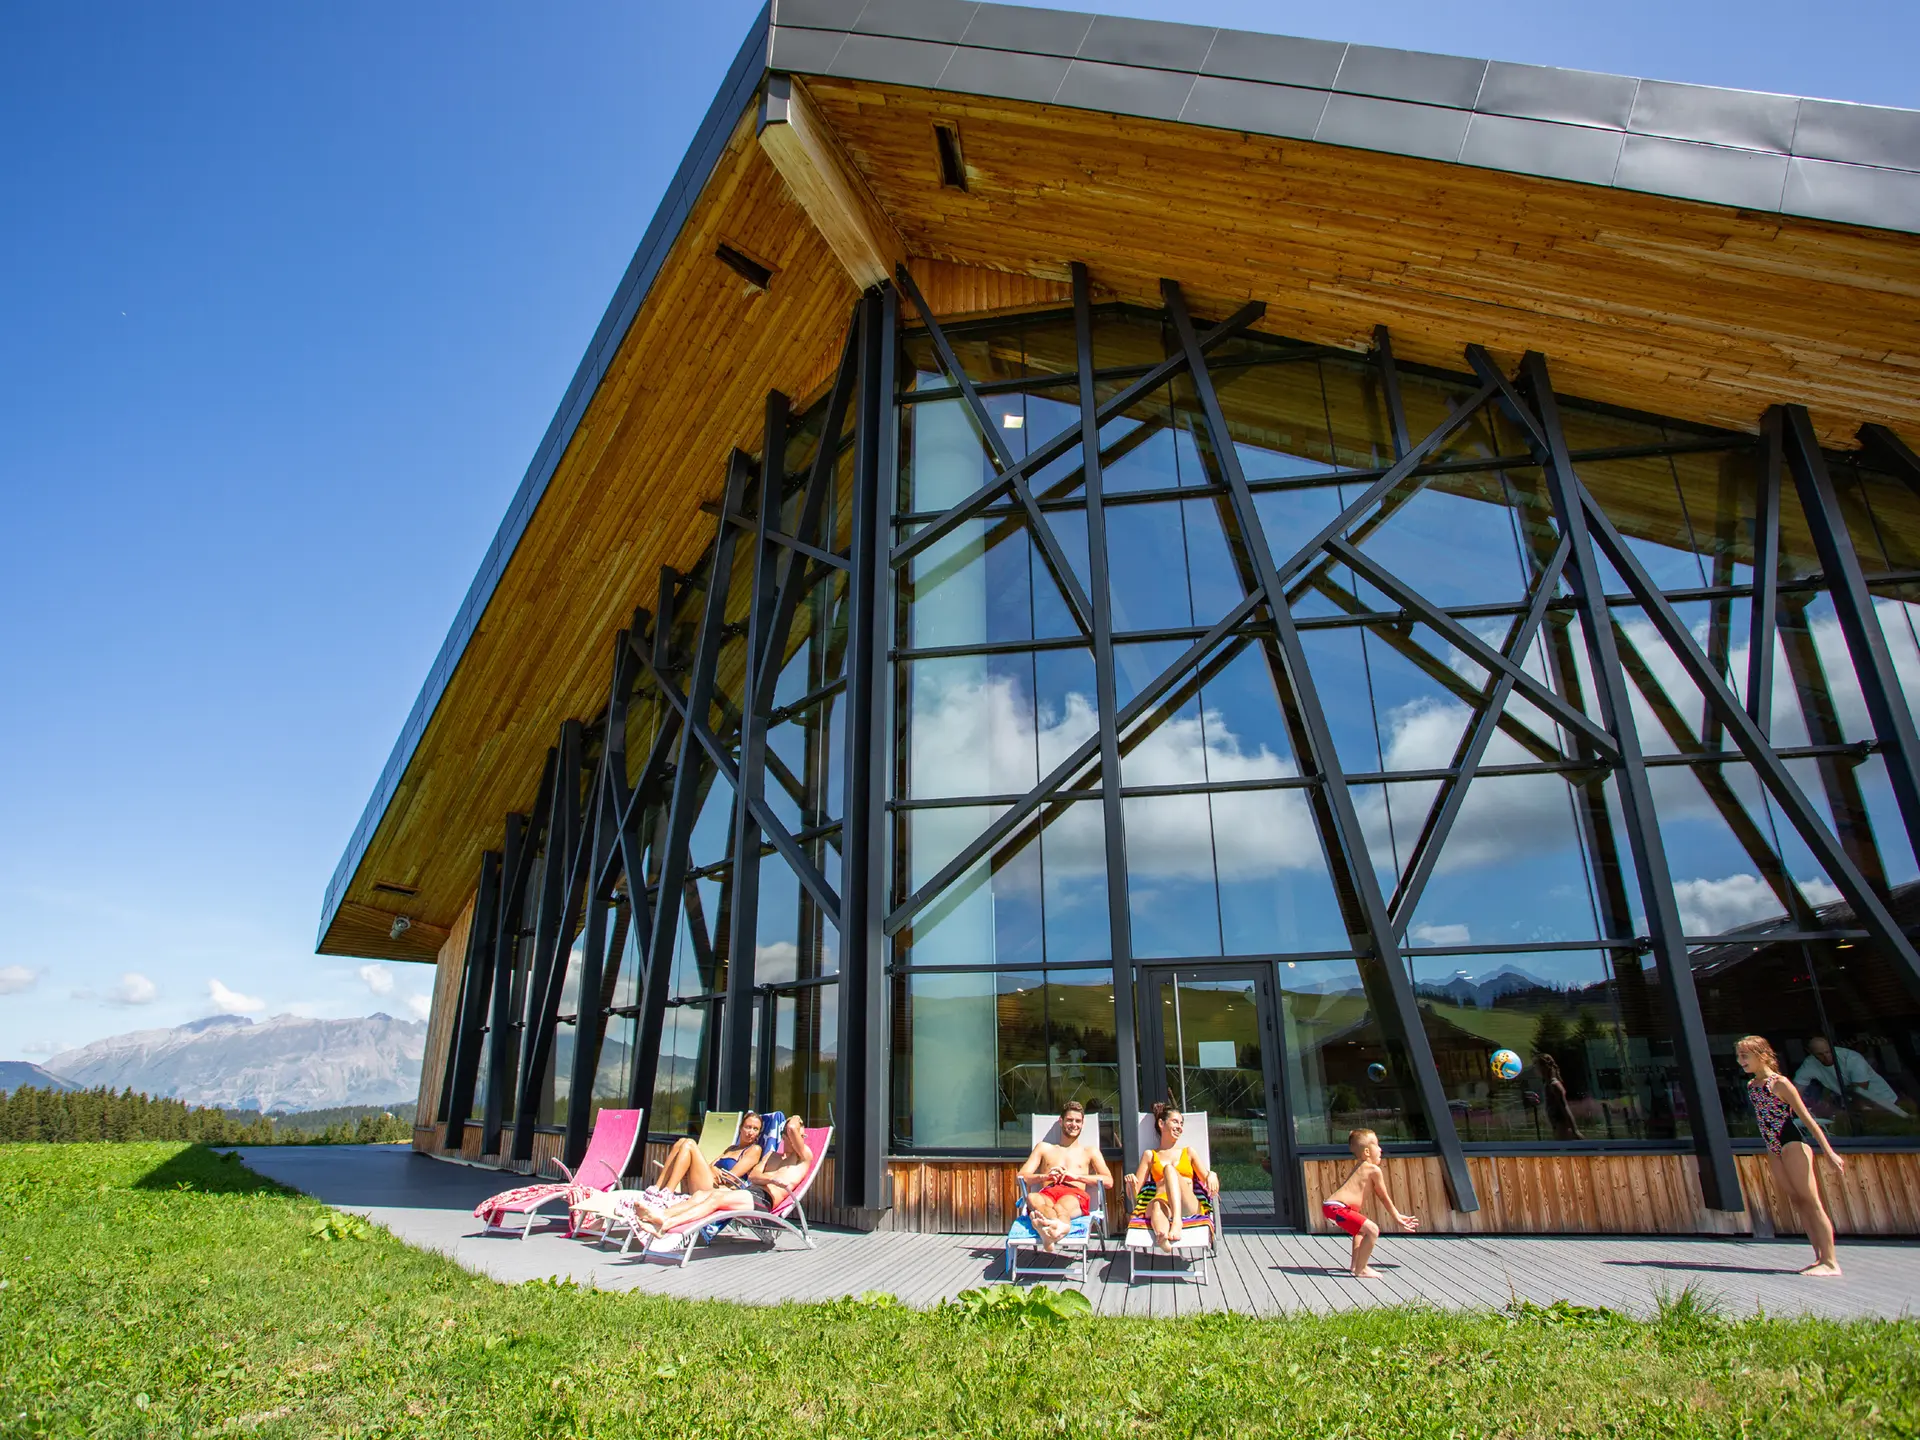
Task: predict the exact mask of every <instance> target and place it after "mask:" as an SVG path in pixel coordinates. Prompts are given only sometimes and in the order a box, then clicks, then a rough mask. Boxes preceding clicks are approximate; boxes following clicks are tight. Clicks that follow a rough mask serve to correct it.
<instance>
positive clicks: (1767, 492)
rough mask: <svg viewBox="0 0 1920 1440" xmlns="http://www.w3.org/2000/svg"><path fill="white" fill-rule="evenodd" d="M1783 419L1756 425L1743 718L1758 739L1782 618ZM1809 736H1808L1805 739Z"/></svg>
mask: <svg viewBox="0 0 1920 1440" xmlns="http://www.w3.org/2000/svg"><path fill="white" fill-rule="evenodd" d="M1781 428H1782V427H1781V418H1780V412H1779V411H1778V410H1769V411H1768V412H1767V414H1766V417H1765V418H1764V419H1763V420H1762V421H1761V422H1760V439H1761V449H1760V485H1759V490H1758V493H1757V494H1756V496H1755V505H1754V516H1753V601H1752V604H1751V607H1750V609H1749V611H1748V622H1747V714H1748V716H1749V717H1751V719H1752V720H1753V723H1754V725H1755V726H1756V727H1758V729H1759V731H1760V733H1761V734H1762V735H1771V734H1772V733H1773V641H1774V636H1775V634H1776V633H1777V631H1778V628H1779V619H1780V470H1781V467H1782V466H1783V465H1784V464H1785V463H1786V456H1785V452H1784V451H1783V449H1782V447H1781V437H1780V431H1781ZM1809 738H1811V737H1809Z"/></svg>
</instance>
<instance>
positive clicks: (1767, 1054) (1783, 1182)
mask: <svg viewBox="0 0 1920 1440" xmlns="http://www.w3.org/2000/svg"><path fill="white" fill-rule="evenodd" d="M1733 1053H1734V1056H1735V1057H1736V1058H1737V1059H1738V1060H1739V1061H1740V1068H1741V1069H1742V1070H1745V1071H1746V1072H1747V1073H1748V1074H1749V1075H1751V1076H1753V1079H1751V1080H1749V1081H1748V1082H1747V1100H1748V1102H1749V1103H1750V1104H1751V1105H1752V1106H1753V1118H1754V1120H1755V1121H1757V1122H1758V1123H1759V1126H1760V1138H1761V1139H1762V1140H1764V1141H1766V1142H1767V1153H1768V1154H1769V1155H1770V1156H1771V1157H1772V1164H1773V1178H1774V1180H1775V1182H1776V1183H1777V1184H1778V1186H1779V1188H1780V1189H1781V1190H1782V1191H1784V1192H1785V1193H1786V1195H1787V1197H1788V1203H1789V1204H1790V1205H1791V1206H1792V1207H1793V1208H1794V1209H1795V1210H1798V1211H1799V1212H1800V1218H1801V1221H1802V1222H1803V1223H1804V1225H1805V1228H1806V1232H1807V1239H1808V1240H1810V1241H1812V1242H1813V1264H1811V1265H1809V1266H1807V1268H1806V1269H1804V1270H1802V1271H1801V1272H1800V1273H1801V1274H1802V1275H1838V1274H1839V1273H1840V1262H1839V1261H1838V1260H1837V1259H1835V1258H1834V1251H1833V1219H1832V1217H1831V1216H1829V1215H1828V1214H1827V1207H1826V1203H1825V1202H1824V1201H1822V1200H1821V1198H1820V1187H1819V1186H1818V1185H1817V1184H1815V1183H1814V1178H1813V1151H1812V1149H1811V1148H1809V1147H1808V1145H1807V1142H1806V1141H1805V1140H1802V1139H1800V1138H1799V1135H1787V1134H1786V1129H1787V1122H1788V1121H1789V1120H1792V1121H1795V1122H1796V1123H1797V1125H1798V1127H1799V1132H1800V1135H1811V1136H1813V1137H1814V1138H1815V1139H1816V1140H1818V1142H1819V1145H1820V1150H1821V1153H1822V1154H1823V1155H1825V1156H1826V1158H1827V1161H1828V1163H1829V1164H1831V1165H1832V1166H1833V1168H1834V1169H1835V1170H1839V1171H1844V1170H1845V1169H1846V1168H1847V1162H1846V1161H1845V1160H1842V1159H1841V1158H1840V1157H1839V1156H1838V1155H1837V1154H1835V1153H1834V1149H1833V1146H1832V1145H1831V1144H1830V1143H1829V1142H1828V1140H1827V1132H1826V1131H1824V1130H1822V1129H1821V1128H1820V1126H1819V1124H1818V1123H1817V1122H1816V1121H1815V1120H1814V1118H1813V1116H1812V1115H1810V1114H1808V1113H1807V1102H1806V1101H1804V1100H1802V1099H1801V1098H1800V1092H1799V1090H1797V1089H1796V1088H1795V1087H1794V1083H1793V1082H1792V1081H1791V1080H1789V1079H1788V1078H1787V1077H1786V1076H1784V1075H1782V1074H1781V1073H1780V1060H1779V1057H1778V1056H1776V1055H1775V1054H1774V1053H1773V1046H1771V1045H1769V1044H1768V1043H1767V1042H1766V1041H1765V1040H1764V1039H1762V1038H1761V1037H1760V1036H1758V1035H1749V1036H1747V1037H1746V1039H1744V1040H1742V1041H1740V1043H1739V1044H1737V1045H1735V1046H1734V1047H1733ZM1783 1135H1784V1136H1785V1138H1784V1139H1783V1138H1782V1137H1783Z"/></svg>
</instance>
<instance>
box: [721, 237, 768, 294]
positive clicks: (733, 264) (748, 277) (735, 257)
mask: <svg viewBox="0 0 1920 1440" xmlns="http://www.w3.org/2000/svg"><path fill="white" fill-rule="evenodd" d="M713 258H714V259H716V260H718V261H719V262H720V263H721V264H722V265H724V266H726V267H727V268H728V269H729V270H731V271H733V273H734V274H736V275H738V276H739V277H740V278H741V279H742V280H745V281H746V282H747V284H749V285H751V286H752V287H753V288H754V289H756V290H765V289H766V288H767V287H768V286H769V285H771V284H772V283H773V271H771V270H769V269H768V268H767V267H766V266H764V265H762V264H761V263H760V262H759V261H758V260H755V259H753V258H752V257H751V256H748V255H743V254H741V253H740V252H739V251H738V250H736V249H734V248H733V246H731V245H728V244H725V243H722V244H721V246H720V248H719V249H717V250H715V251H714V252H713Z"/></svg>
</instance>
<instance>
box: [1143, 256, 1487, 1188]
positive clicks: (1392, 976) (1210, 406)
mask: <svg viewBox="0 0 1920 1440" xmlns="http://www.w3.org/2000/svg"><path fill="white" fill-rule="evenodd" d="M1160 289H1161V293H1162V294H1163V295H1164V296H1165V297H1166V301H1167V309H1168V311H1169V313H1170V314H1171V315H1172V317H1173V324H1174V329H1175V332H1176V333H1177V334H1178V335H1179V337H1180V344H1181V347H1182V348H1183V349H1184V350H1185V351H1186V355H1187V365H1188V369H1189V371H1190V372H1191V373H1192V376H1193V387H1194V390H1195V392H1196V394H1198V396H1199V398H1200V408H1201V411H1202V413H1203V414H1204V416H1205V418H1206V425H1207V431H1208V434H1209V436H1210V438H1211V440H1212V447H1213V452H1214V455H1215V457H1216V458H1217V459H1218V461H1219V464H1220V471H1221V474H1222V475H1223V476H1224V477H1225V479H1226V482H1227V489H1228V491H1229V494H1230V498H1231V501H1232V504H1233V509H1234V513H1235V515H1236V517H1237V519H1238V522H1239V527H1240V531H1241V535H1242V537H1243V539H1244V541H1245V544H1246V547H1247V552H1248V558H1249V560H1250V561H1251V563H1252V566H1253V572H1254V578H1255V579H1256V580H1257V581H1258V582H1259V585H1260V588H1261V589H1262V590H1263V591H1264V592H1265V594H1266V597H1267V613H1268V616H1269V617H1270V618H1271V620H1272V622H1273V630H1274V636H1275V639H1276V640H1277V642H1278V645H1279V650H1280V656H1281V660H1282V663H1283V665H1284V667H1285V670H1286V682H1287V687H1288V689H1289V690H1290V691H1291V692H1292V694H1293V700H1294V705H1295V708H1296V710H1297V711H1298V713H1299V716H1300V721H1301V725H1302V727H1303V729H1304V730H1305V733H1306V735H1307V737H1308V741H1309V747H1310V753H1309V754H1308V755H1306V756H1303V757H1302V758H1303V759H1305V760H1307V761H1309V762H1310V763H1311V764H1312V766H1313V771H1314V773H1315V775H1316V776H1317V778H1318V779H1319V782H1320V783H1319V786H1318V787H1317V788H1318V789H1319V790H1320V792H1321V795H1322V796H1323V797H1324V800H1325V804H1326V808H1327V810H1328V812H1329V814H1330V818H1331V824H1330V825H1329V826H1328V827H1327V832H1326V833H1324V834H1323V836H1322V840H1323V843H1324V844H1326V845H1327V847H1328V849H1329V851H1332V852H1335V853H1333V854H1330V855H1329V859H1333V860H1335V861H1336V862H1337V863H1338V864H1339V866H1340V867H1341V868H1342V869H1344V870H1345V871H1346V873H1347V878H1348V881H1349V883H1350V884H1351V885H1352V887H1353V890H1354V892H1355V895H1356V897H1357V898H1358V901H1359V904H1360V908H1361V911H1362V914H1363V916H1364V919H1365V922H1366V926H1367V930H1368V934H1369V937H1370V939H1371V942H1372V947H1373V953H1372V954H1371V955H1369V956H1366V957H1364V958H1363V959H1362V960H1361V962H1360V965H1361V971H1362V974H1365V972H1366V971H1367V970H1368V969H1370V968H1372V969H1374V970H1375V971H1376V975H1375V980H1376V982H1384V989H1385V990H1386V993H1387V995H1388V997H1389V999H1390V1002H1391V1008H1390V1009H1389V1010H1387V1011H1386V1013H1383V1014H1381V1015H1379V1016H1378V1019H1379V1021H1380V1023H1381V1026H1382V1028H1383V1029H1386V1030H1387V1032H1388V1033H1389V1034H1390V1035H1392V1034H1393V1032H1394V1030H1398V1031H1399V1032H1400V1033H1399V1034H1398V1035H1397V1036H1395V1037H1394V1038H1396V1039H1397V1040H1398V1041H1399V1042H1400V1046H1401V1048H1402V1050H1403V1051H1404V1053H1405V1055H1406V1057H1407V1060H1408V1065H1409V1068H1410V1069H1411V1070H1412V1072H1413V1074H1412V1077H1411V1078H1412V1080H1413V1083H1414V1089H1415V1093H1416V1094H1417V1095H1418V1097H1419V1101H1420V1107H1421V1109H1422V1110H1423V1111H1424V1112H1425V1113H1426V1118H1427V1126H1428V1129H1429V1130H1430V1131H1431V1133H1432V1135H1433V1139H1434V1144H1435V1146H1436V1147H1437V1148H1438V1150H1439V1152H1440V1162H1441V1166H1442V1168H1443V1169H1444V1171H1445V1173H1446V1177H1447V1189H1448V1192H1449V1193H1450V1195H1451V1196H1452V1199H1453V1207H1454V1209H1456V1210H1460V1211H1473V1210H1477V1209H1479V1208H1480V1202H1479V1199H1478V1198H1477V1197H1476V1196H1475V1194H1474V1190H1473V1177H1472V1176H1471V1175H1470V1174H1468V1172H1467V1160H1466V1155H1465V1153H1464V1152H1463V1151H1462V1150H1461V1148H1460V1137H1459V1136H1458V1135H1457V1134H1455V1133H1454V1128H1453V1114H1452V1112H1451V1111H1450V1110H1449V1109H1448V1108H1447V1097H1446V1092H1445V1091H1443V1090H1442V1089H1441V1088H1440V1075H1439V1072H1438V1070H1437V1069H1436V1067H1435V1064H1434V1059H1433V1048H1432V1046H1431V1045H1430V1044H1429V1043H1428V1041H1427V1032H1426V1028H1425V1026H1424V1024H1423V1023H1422V1021H1421V1018H1420V1007H1419V1004H1418V1002H1417V1000H1416V999H1415V996H1414V992H1413V981H1412V978H1411V977H1410V976H1409V974H1408V973H1407V965H1406V962H1405V961H1404V960H1403V959H1402V958H1401V955H1400V947H1399V944H1398V942H1397V940H1396V939H1395V937H1394V932H1393V921H1392V918H1391V916H1390V915H1389V914H1388V911H1387V902H1386V897H1385V896H1383V895H1382V894H1381V893H1380V881H1379V878H1378V877H1377V876H1376V875H1375V874H1374V873H1373V857H1372V856H1371V855H1370V854H1369V853H1368V852H1367V843H1366V836H1365V832H1364V831H1362V829H1361V828H1360V817H1359V814H1358V812H1356V811H1355V810H1354V808H1353V796H1352V794H1351V793H1350V792H1349V791H1348V789H1347V781H1346V776H1345V774H1344V773H1343V772H1342V770H1341V768H1340V757H1339V753H1338V751H1337V750H1336V749H1335V748H1334V743H1333V731H1332V728H1331V727H1330V726H1329V725H1328V723H1327V716H1326V711H1325V710H1324V709H1323V708H1322V707H1321V704H1320V694H1319V691H1318V689H1317V688H1316V687H1315V685H1314V681H1313V675H1312V672H1311V671H1310V670H1309V669H1308V666H1307V656H1306V650H1305V648H1304V647H1303V646H1302V645H1301V643H1300V633H1299V631H1298V630H1297V629H1295V628H1294V623H1293V615H1292V612H1291V611H1290V610H1289V609H1288V607H1287V598H1286V593H1287V592H1286V586H1285V584H1284V583H1283V582H1282V581H1281V579H1280V572H1279V567H1277V566H1276V565H1275V564H1274V560H1273V551H1272V549H1271V548H1270V547H1269V546H1268V544H1267V536H1266V531H1265V529H1264V528H1263V527H1262V526H1261V524H1260V515H1259V511H1258V510H1257V508H1256V507H1255V506H1254V503H1253V492H1252V491H1251V490H1249V489H1248V488H1247V477H1246V474H1245V473H1244V471H1242V469H1241V467H1240V456H1239V454H1238V453H1237V452H1236V451H1235V449H1234V445H1233V435H1232V433H1231V431H1230V430H1229V428H1228V426H1227V417H1226V413H1225V412H1224V411H1223V410H1222V409H1221V408H1220V397H1219V396H1218V395H1217V394H1216V393H1215V391H1214V388H1213V377H1212V376H1211V375H1210V374H1209V373H1208V371H1207V362H1206V357H1205V356H1203V355H1202V354H1201V353H1200V344H1199V338H1198V336H1197V335H1196V334H1195V333H1194V328H1193V320H1192V317H1191V316H1189V315H1188V314H1187V304H1186V300H1185V298H1184V297H1183V296H1182V295H1181V293H1180V287H1179V286H1178V285H1176V284H1175V283H1174V282H1173V281H1171V280H1162V281H1161V282H1160ZM1302 768H1303V769H1304V766H1303V767H1302ZM1373 988H1374V987H1372V986H1370V987H1369V990H1370V991H1371V990H1372V989H1373Z"/></svg>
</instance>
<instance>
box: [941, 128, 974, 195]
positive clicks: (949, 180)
mask: <svg viewBox="0 0 1920 1440" xmlns="http://www.w3.org/2000/svg"><path fill="white" fill-rule="evenodd" d="M933 149H934V153H935V154H936V155H938V156H939V157H940V183H941V184H942V185H944V186H946V187H947V188H948V189H949V190H965V189H966V188H967V162H966V160H965V158H964V157H963V156H962V155H961V154H960V132H959V131H958V130H956V129H955V128H954V127H953V126H951V125H940V124H935V125H934V127H933Z"/></svg>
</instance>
